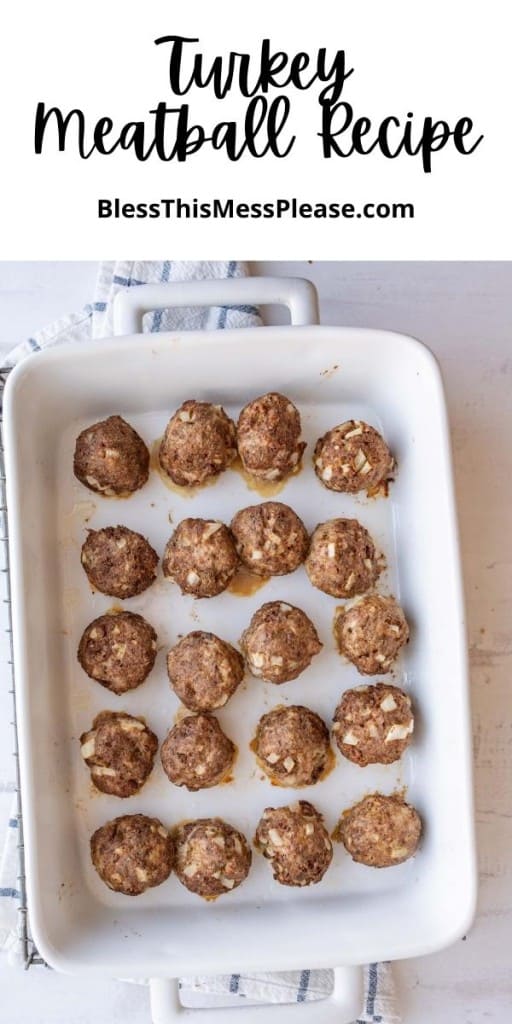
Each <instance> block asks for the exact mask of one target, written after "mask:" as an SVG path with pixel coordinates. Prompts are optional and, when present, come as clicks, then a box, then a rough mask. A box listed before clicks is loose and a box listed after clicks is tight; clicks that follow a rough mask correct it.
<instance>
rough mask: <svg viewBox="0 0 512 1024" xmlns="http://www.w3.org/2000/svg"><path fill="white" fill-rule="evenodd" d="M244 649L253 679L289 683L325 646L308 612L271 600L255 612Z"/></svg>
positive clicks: (241, 642)
mask: <svg viewBox="0 0 512 1024" xmlns="http://www.w3.org/2000/svg"><path fill="white" fill-rule="evenodd" d="M240 646H241V648H242V651H243V653H244V655H245V659H246V661H247V666H248V668H249V670H250V671H251V672H252V674H253V676H257V677H261V678H262V679H266V680H267V681H268V682H269V683H286V682H288V681H289V680H290V679H296V678H297V676H299V675H300V674H301V672H304V670H305V669H306V668H308V666H309V665H310V664H311V661H312V659H313V658H314V656H315V655H316V654H318V653H319V651H320V650H321V647H322V644H321V643H320V640H319V639H318V634H317V631H316V629H315V627H314V625H313V623H312V622H311V619H308V617H307V615H306V614H305V612H303V611H301V609H300V608H295V607H294V606H293V605H291V604H287V603H286V602H284V601H270V602H268V603H267V604H264V605H262V607H261V608H259V609H258V611H257V612H255V614H254V615H253V617H252V619H251V621H250V623H249V626H248V628H247V629H246V630H245V632H244V633H243V634H242V637H241V640H240Z"/></svg>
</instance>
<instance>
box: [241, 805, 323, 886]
mask: <svg viewBox="0 0 512 1024" xmlns="http://www.w3.org/2000/svg"><path fill="white" fill-rule="evenodd" d="M254 845H255V846H256V848H257V849H258V850H259V851H260V853H262V854H263V856H264V857H267V859H268V860H269V861H270V863H271V867H272V873H273V875H274V878H275V880H276V882H280V884H281V885H300V886H304V885H312V884H315V883H316V882H320V880H321V879H322V878H323V876H324V875H325V872H326V871H327V868H328V867H329V864H330V863H331V860H332V843H331V840H330V839H329V835H328V833H327V830H326V828H325V826H324V823H323V818H322V815H321V814H319V812H318V811H317V810H316V808H315V807H313V805H312V804H310V803H308V802H307V800H299V801H298V803H296V804H292V805H291V806H290V807H266V808H265V810H264V811H263V814H262V817H261V819H260V821H259V824H258V828H257V829H256V835H255V837H254Z"/></svg>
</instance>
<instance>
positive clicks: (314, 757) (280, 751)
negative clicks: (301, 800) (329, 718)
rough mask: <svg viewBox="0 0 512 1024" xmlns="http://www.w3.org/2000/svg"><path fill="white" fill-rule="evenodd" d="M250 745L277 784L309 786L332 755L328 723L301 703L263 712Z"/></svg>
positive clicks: (317, 778)
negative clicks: (266, 712)
mask: <svg viewBox="0 0 512 1024" xmlns="http://www.w3.org/2000/svg"><path fill="white" fill-rule="evenodd" d="M253 747H254V752H255V754H256V757H257V758H258V763H259V764H260V766H261V768H262V769H263V771H264V772H265V775H268V777H269V779H270V780H271V781H272V782H274V783H276V784H277V785H279V786H295V787H298V786H312V785H313V784H314V783H315V782H318V781H319V779H321V778H322V775H323V774H324V773H325V772H326V769H327V768H328V767H329V763H330V759H331V757H332V752H331V747H330V744H329V730H328V729H327V726H326V725H325V723H324V722H323V721H322V719H321V718H320V717H319V715H317V714H315V712H314V711H310V709H309V708H305V707H302V705H300V704H298V705H296V706H295V705H292V706H291V707H277V708H274V709H273V710H272V711H269V712H268V714H266V715H263V717H262V718H260V720H259V722H258V728H257V730H256V736H255V739H254V743H253Z"/></svg>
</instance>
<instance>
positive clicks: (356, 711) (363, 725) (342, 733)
mask: <svg viewBox="0 0 512 1024" xmlns="http://www.w3.org/2000/svg"><path fill="white" fill-rule="evenodd" d="M332 728H333V733H334V738H335V740H336V743H337V745H338V747H339V749H340V751H341V753H342V754H343V755H344V757H346V758H348V760H349V761H353V762H354V764H358V765H361V767H363V768H364V767H365V766H366V765H368V764H392V762H393V761H398V759H399V758H400V757H401V756H402V754H403V753H404V751H405V750H406V749H407V747H408V746H409V743H410V742H411V738H412V733H413V729H414V717H413V713H412V710H411V699H410V697H408V696H407V694H406V693H404V692H403V690H400V689H399V688H398V686H390V685H389V684H388V683H375V685H373V686H357V687H355V688H354V689H352V690H346V691H345V693H344V694H343V696H342V698H341V700H340V703H339V704H338V707H337V708H336V711H335V712H334V725H333V727H332Z"/></svg>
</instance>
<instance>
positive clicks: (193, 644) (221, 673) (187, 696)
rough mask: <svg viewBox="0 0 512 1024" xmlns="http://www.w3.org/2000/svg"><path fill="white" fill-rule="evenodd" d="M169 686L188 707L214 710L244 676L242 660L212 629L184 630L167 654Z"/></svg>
mask: <svg viewBox="0 0 512 1024" xmlns="http://www.w3.org/2000/svg"><path fill="white" fill-rule="evenodd" d="M167 672H168V674H169V679H170V682H171V686H172V687H173V689H174V691H175V693H176V694H177V696H178V697H179V698H180V700H181V701H183V704H185V705H186V707H187V708H190V709H191V711H215V709H216V708H221V707H223V706H224V704H226V703H227V701H228V700H229V698H230V697H231V696H232V695H233V694H234V692H235V690H236V688H237V686H239V684H240V683H241V682H242V679H243V677H244V660H243V658H242V655H241V654H240V653H239V652H238V651H237V650H235V648H234V647H232V646H231V644H228V643H227V642H226V640H221V639H220V637H218V636H215V634H214V633H205V632H204V631H203V630H199V629H198V630H194V631H193V632H192V633H187V635H186V636H184V637H183V639H182V640H180V641H179V643H177V644H176V646H175V647H173V648H172V649H171V650H170V651H169V653H168V655H167Z"/></svg>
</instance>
